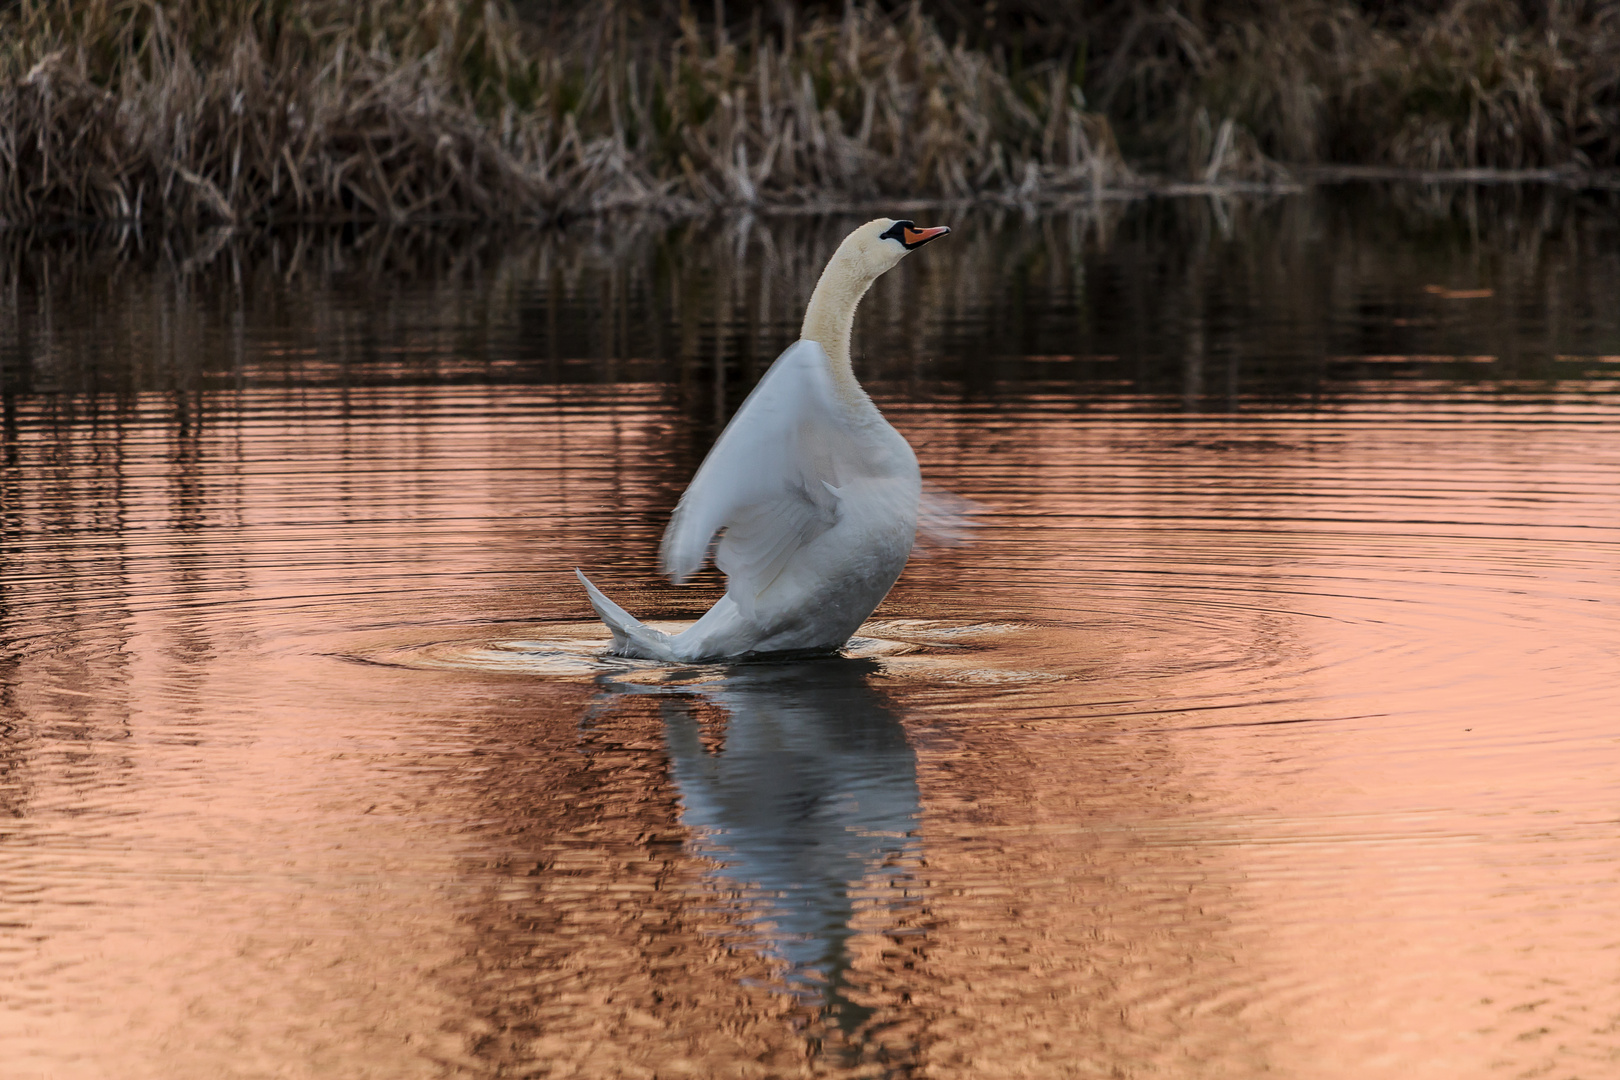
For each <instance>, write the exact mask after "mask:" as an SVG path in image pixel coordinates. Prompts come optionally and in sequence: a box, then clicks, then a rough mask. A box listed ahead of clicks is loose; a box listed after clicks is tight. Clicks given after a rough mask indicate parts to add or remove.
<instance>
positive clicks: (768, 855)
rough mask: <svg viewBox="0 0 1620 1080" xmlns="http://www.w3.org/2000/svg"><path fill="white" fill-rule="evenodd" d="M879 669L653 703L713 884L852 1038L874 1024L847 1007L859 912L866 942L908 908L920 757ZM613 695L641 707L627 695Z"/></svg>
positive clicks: (812, 665) (762, 675)
mask: <svg viewBox="0 0 1620 1080" xmlns="http://www.w3.org/2000/svg"><path fill="white" fill-rule="evenodd" d="M876 670H877V666H876V665H875V664H872V663H871V662H869V661H861V660H848V659H844V658H831V659H826V660H817V661H807V662H801V663H795V664H752V665H740V666H737V667H733V668H731V669H729V670H728V671H727V672H726V674H725V676H724V677H723V678H720V679H717V680H713V681H700V682H697V683H695V684H693V685H691V686H681V685H679V684H676V685H675V686H674V687H670V688H663V687H660V688H656V689H655V690H654V691H653V692H657V693H666V694H671V695H672V696H671V697H670V698H669V699H668V700H667V701H665V702H664V705H663V709H662V712H663V716H664V721H665V739H666V741H667V743H668V746H669V753H670V758H671V762H672V764H673V767H674V776H675V781H676V783H677V785H678V786H679V788H680V793H681V803H682V809H681V822H682V824H684V825H685V826H686V827H687V828H688V829H689V830H691V832H692V836H693V841H692V842H693V845H694V848H695V850H697V851H698V852H700V853H702V854H703V855H704V856H707V857H708V858H709V859H711V860H712V861H713V862H714V864H715V866H716V872H717V873H718V874H721V875H723V876H724V877H726V878H728V879H730V880H731V881H733V882H735V883H736V884H737V885H738V886H741V887H743V888H745V889H746V890H747V895H748V896H750V897H751V898H754V899H757V900H758V901H759V905H760V906H759V909H758V910H757V911H756V912H755V913H754V922H753V925H754V929H755V930H756V932H757V933H758V934H759V936H760V938H761V939H762V940H763V941H765V942H766V943H767V946H768V948H769V949H770V950H771V951H772V952H774V953H776V954H777V955H779V956H780V957H781V958H782V959H783V960H784V961H785V962H786V965H787V971H786V973H785V974H786V978H787V979H788V981H789V982H790V983H792V984H795V985H797V986H800V987H809V986H811V985H812V984H813V986H814V989H812V990H810V992H812V993H814V994H816V996H822V997H824V998H825V1000H826V1001H827V1004H828V1006H829V1008H830V1010H831V1012H832V1013H833V1014H834V1015H835V1016H836V1017H837V1023H838V1025H839V1026H840V1027H841V1028H844V1029H845V1030H853V1029H855V1028H856V1027H858V1026H859V1024H860V1023H861V1021H863V1020H865V1019H867V1018H868V1017H869V1016H870V1014H871V1010H870V1009H866V1008H862V1007H860V1006H858V1005H856V1004H854V1003H853V1002H852V1001H851V1000H850V998H849V996H848V995H847V994H846V993H845V989H846V985H847V981H848V976H849V969H850V963H851V959H852V957H851V950H850V947H849V939H850V938H851V936H852V935H853V934H854V933H855V932H856V929H855V923H856V915H857V908H858V907H860V908H862V909H863V910H862V911H861V924H862V928H863V930H864V932H868V933H870V932H881V931H882V930H883V929H885V928H887V927H888V926H891V925H892V922H893V920H892V918H889V917H888V916H887V914H886V912H887V911H890V910H892V909H894V908H895V907H897V906H898V905H901V904H908V903H912V902H914V899H915V898H914V896H912V895H909V894H908V891H907V890H908V886H909V888H910V889H912V890H914V889H915V883H914V882H911V881H909V880H908V879H909V878H910V869H909V868H910V867H911V866H912V865H913V864H914V863H915V861H916V858H917V855H918V845H917V840H916V837H915V831H916V828H917V824H918V813H919V810H918V804H917V762H916V755H915V753H913V751H912V749H911V747H910V746H909V745H908V744H907V743H906V739H905V733H904V731H903V730H902V729H901V727H900V722H899V719H898V718H897V717H896V715H895V714H894V712H893V711H892V710H891V708H890V707H889V705H888V703H887V702H886V701H885V700H884V698H883V697H882V695H880V694H879V693H878V692H877V690H875V689H874V688H873V687H872V686H871V684H870V678H871V676H872V674H873V673H874V672H875V671H876ZM614 692H616V693H625V692H635V693H645V692H648V688H647V687H645V686H642V685H637V684H625V685H623V686H621V687H618V688H616V689H615V691H614Z"/></svg>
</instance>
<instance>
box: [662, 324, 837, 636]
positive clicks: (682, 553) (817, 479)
mask: <svg viewBox="0 0 1620 1080" xmlns="http://www.w3.org/2000/svg"><path fill="white" fill-rule="evenodd" d="M838 405H839V402H838V399H837V396H836V392H835V390H834V389H833V383H832V375H831V372H830V368H829V364H828V360H827V353H826V351H825V350H824V349H823V348H822V347H821V345H820V344H819V343H818V342H814V341H800V342H798V343H796V344H794V345H791V346H789V347H788V348H787V350H786V351H785V352H783V353H782V355H781V356H779V357H777V359H776V363H774V364H772V365H771V368H770V370H769V371H767V372H766V373H765V376H764V378H762V379H760V380H759V385H757V386H755V387H754V390H753V392H752V393H750V394H749V395H748V399H747V400H746V401H744V402H743V404H742V408H740V409H738V410H737V414H736V415H735V416H733V417H732V418H731V423H730V424H728V425H726V430H725V431H723V432H722V433H721V434H720V438H719V439H718V440H717V441H716V442H715V444H714V448H713V449H712V450H710V451H709V456H708V457H707V458H705V459H704V461H703V464H702V465H701V466H699V468H698V471H697V475H696V476H694V477H693V478H692V483H691V484H690V486H688V487H687V489H686V494H684V495H682V496H681V502H680V505H679V506H677V507H676V508H675V516H674V517H673V518H671V519H670V523H669V528H668V529H667V530H665V532H664V544H663V550H662V557H661V560H660V562H661V566H662V569H663V571H664V573H666V574H668V575H670V577H672V578H674V579H675V581H677V582H680V581H684V580H685V579H686V578H687V577H689V576H690V575H691V574H692V573H693V572H694V571H696V570H697V569H698V568H699V567H701V566H702V565H703V562H704V560H705V559H706V558H707V557H708V552H709V543H710V541H712V540H713V539H714V536H715V534H716V533H717V532H719V531H720V530H722V529H724V530H725V532H726V535H725V539H724V540H723V541H722V543H721V545H720V548H719V551H718V552H717V553H716V557H715V562H716V564H717V565H718V566H719V567H720V569H721V570H722V571H724V572H725V574H726V576H727V577H728V578H730V579H731V588H730V590H729V593H730V595H731V596H732V597H733V599H734V600H736V601H737V602H738V603H739V604H741V605H743V606H744V607H745V609H746V607H747V605H748V604H749V602H750V601H751V600H752V598H753V597H755V596H757V595H758V594H759V593H760V592H761V591H763V590H764V589H765V588H766V586H768V585H770V583H771V582H772V581H774V580H775V579H776V577H777V575H778V574H780V573H781V572H782V568H783V567H784V566H786V565H787V563H788V560H789V559H791V558H792V556H793V554H794V552H796V551H798V550H799V548H801V547H803V546H804V545H805V544H807V543H809V542H810V541H811V540H813V539H815V538H816V537H817V536H819V535H821V534H822V533H823V532H825V531H826V530H827V529H829V528H831V527H832V526H833V525H834V524H835V523H836V522H837V521H838V513H839V510H838V504H839V496H838V489H839V487H841V486H842V484H843V481H844V478H845V477H846V476H847V475H848V474H849V472H850V468H851V467H852V465H853V464H854V463H852V462H851V461H850V460H849V455H850V454H851V452H852V447H851V446H850V439H849V435H850V434H851V432H850V430H849V420H848V418H846V416H845V415H844V413H843V412H842V411H841V410H840V409H839V408H838Z"/></svg>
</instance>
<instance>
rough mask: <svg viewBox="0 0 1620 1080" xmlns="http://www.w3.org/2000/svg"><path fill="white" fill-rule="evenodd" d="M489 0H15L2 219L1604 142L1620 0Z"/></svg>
mask: <svg viewBox="0 0 1620 1080" xmlns="http://www.w3.org/2000/svg"><path fill="white" fill-rule="evenodd" d="M511 2H512V0H487V2H484V3H479V4H466V5H463V4H459V3H455V2H453V0H362V2H359V3H341V2H339V0H88V2H82V3H73V2H70V0H15V2H13V3H12V4H11V5H9V6H6V7H3V8H0V221H4V222H9V223H11V224H14V225H15V224H33V223H40V222H48V221H64V220H66V221H72V220H103V221H104V220H151V221H156V220H161V221H165V222H170V223H179V224H189V225H192V226H196V225H203V224H209V223H223V224H245V223H249V222H275V221H285V220H300V221H318V220H354V219H366V220H380V221H393V222H398V221H422V220H435V219H458V220H523V219H528V220H535V219H546V218H553V217H558V216H569V215H578V214H584V213H592V212H597V211H602V210H606V209H611V208H615V207H626V206H633V207H639V208H644V209H649V210H653V211H663V212H692V211H696V210H700V209H702V208H705V207H712V206H717V205H740V206H754V205H757V206H778V207H779V206H783V205H799V206H818V205H820V206H825V205H848V204H849V203H851V202H863V201H866V202H870V201H877V200H887V201H888V202H890V203H891V204H892V203H895V202H903V201H907V200H942V199H945V200H957V199H969V198H973V199H981V200H982V199H988V200H991V201H1000V202H1003V203H1037V202H1044V203H1051V202H1054V201H1064V200H1073V199H1095V198H1096V197H1098V196H1100V195H1103V194H1105V193H1107V192H1110V191H1117V190H1120V189H1122V188H1140V186H1141V184H1142V181H1141V179H1140V176H1141V171H1140V170H1141V169H1142V168H1143V167H1148V168H1156V169H1159V170H1162V171H1164V172H1166V173H1168V174H1169V175H1170V176H1172V177H1181V178H1187V179H1191V180H1195V181H1198V182H1201V183H1202V184H1206V185H1207V184H1216V185H1220V184H1231V183H1234V182H1236V183H1254V182H1260V183H1275V182H1277V181H1279V180H1285V179H1287V178H1288V176H1289V174H1290V168H1291V167H1292V166H1294V165H1301V164H1303V165H1312V164H1321V163H1332V162H1340V163H1357V164H1378V165H1390V166H1399V167H1410V168H1422V169H1440V168H1482V167H1483V168H1504V169H1523V168H1549V167H1563V166H1572V167H1576V168H1582V169H1585V168H1615V167H1620V0H1573V2H1568V3H1559V4H1551V5H1547V6H1546V7H1545V9H1544V10H1542V11H1541V12H1540V14H1536V15H1527V14H1525V12H1524V10H1522V9H1523V5H1520V4H1517V3H1513V2H1510V0H1449V2H1445V3H1441V4H1439V5H1438V6H1436V5H1435V4H1433V3H1417V2H1415V0H1414V2H1411V3H1401V2H1398V0H1397V2H1389V0H1384V2H1380V3H1376V4H1374V3H1360V2H1354V0H1201V2H1200V3H1198V4H1193V3H1191V2H1190V0H1189V2H1186V3H1183V2H1181V0H1165V2H1164V3H1159V4H1155V5H1137V4H1108V5H1102V6H1101V7H1098V8H1096V9H1095V11H1094V12H1093V13H1091V14H1086V13H1085V12H1084V11H1083V10H1082V9H1081V8H1080V7H1078V6H1076V5H1069V4H1063V3H1059V2H1058V0H1022V3H1021V4H1006V5H1002V7H1003V8H1005V9H1007V10H1009V11H1011V10H1015V9H1017V10H1019V11H1021V12H1022V14H1021V15H1020V16H1019V17H1020V18H1022V19H1023V20H1024V22H1023V23H1022V24H1020V27H1021V28H1015V27H1012V26H1011V25H1010V24H1007V25H1002V24H995V25H994V26H992V28H991V29H990V30H984V31H983V32H982V33H981V32H979V31H975V32H974V33H973V34H970V33H968V32H967V31H968V29H970V28H971V27H972V26H973V25H977V24H970V23H968V22H964V21H962V20H963V19H964V18H965V16H962V15H961V11H966V10H967V9H966V8H962V9H961V11H958V8H960V5H956V6H952V5H945V6H944V7H941V8H939V9H938V12H939V14H938V18H937V19H936V18H931V17H930V16H929V15H927V14H925V8H924V7H923V6H921V5H919V4H916V3H908V2H904V0H849V2H848V3H846V4H842V5H828V7H827V8H820V7H811V8H806V9H803V11H800V9H797V8H795V7H794V6H792V5H775V6H769V7H768V6H767V5H763V4H756V5H754V6H753V7H746V6H744V7H742V8H741V12H740V13H739V12H738V11H736V10H734V12H733V14H734V15H736V17H735V18H733V19H731V20H730V21H728V19H727V18H726V16H725V8H724V5H723V4H715V5H714V15H713V16H712V17H710V18H709V19H708V20H707V21H700V20H699V19H697V18H696V17H694V16H693V15H692V14H691V13H690V8H688V7H687V6H686V5H684V4H682V5H676V4H675V3H674V2H673V0H669V2H665V0H600V2H598V3H596V4H593V5H590V6H588V7H581V6H578V5H561V4H555V5H552V4H548V2H547V0H526V2H525V6H524V7H523V9H522V10H523V11H524V12H525V13H526V16H525V17H519V15H518V14H517V13H516V9H514V8H513V7H512V6H510V5H511ZM738 4H741V0H738ZM736 7H737V4H734V9H735V8H736ZM767 7H768V13H767ZM834 10H836V12H837V13H836V14H834V13H833V11H834ZM927 10H934V9H927ZM975 10H977V9H975ZM952 11H956V12H957V15H956V16H950V15H949V13H950V12H952ZM796 12H798V14H795V13H796ZM806 12H807V13H806ZM997 17H998V18H999V17H1001V16H997ZM953 19H955V20H956V21H952V20H953ZM939 20H944V21H943V22H941V21H939ZM990 21H991V23H993V24H994V23H995V20H994V19H992V20H990ZM1116 131H1117V132H1120V133H1121V134H1122V136H1124V137H1125V138H1124V140H1123V141H1124V144H1125V146H1126V148H1127V150H1128V152H1129V153H1131V154H1132V156H1133V160H1135V161H1138V162H1139V166H1138V170H1137V171H1133V170H1132V169H1131V168H1129V167H1127V165H1126V164H1125V159H1124V157H1123V156H1122V153H1121V149H1120V145H1119V143H1118V142H1116V138H1115V133H1116Z"/></svg>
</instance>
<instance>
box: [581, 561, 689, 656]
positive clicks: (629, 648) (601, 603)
mask: <svg viewBox="0 0 1620 1080" xmlns="http://www.w3.org/2000/svg"><path fill="white" fill-rule="evenodd" d="M574 573H575V574H576V575H578V577H579V583H580V584H581V585H583V586H585V595H586V596H588V597H589V598H590V601H591V607H593V608H595V609H596V615H597V618H599V619H601V620H602V621H603V622H604V623H606V624H607V628H608V629H609V630H611V631H613V649H612V651H613V654H614V655H615V656H636V657H640V658H641V659H643V660H678V659H680V658H679V657H678V656H676V655H675V653H674V650H672V649H671V648H670V647H669V642H670V637H669V635H668V634H666V633H664V632H663V631H662V630H654V629H653V628H652V627H650V626H644V625H643V624H642V622H641V620H640V619H637V618H636V617H635V616H634V615H632V614H630V613H629V612H628V611H626V610H624V608H622V607H620V606H619V605H618V604H615V603H614V602H613V601H611V600H609V599H608V598H607V597H606V596H604V595H602V590H601V589H598V588H597V587H596V586H595V585H592V584H591V579H590V578H588V577H586V576H585V574H584V573H583V572H582V571H581V570H580V569H579V568H578V567H575V568H574Z"/></svg>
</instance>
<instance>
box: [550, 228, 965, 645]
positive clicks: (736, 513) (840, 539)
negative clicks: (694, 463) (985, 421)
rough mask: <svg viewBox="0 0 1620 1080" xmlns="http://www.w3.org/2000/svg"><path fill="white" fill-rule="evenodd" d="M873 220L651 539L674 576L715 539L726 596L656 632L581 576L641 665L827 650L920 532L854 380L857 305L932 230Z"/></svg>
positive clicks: (849, 240) (905, 486) (890, 432)
mask: <svg viewBox="0 0 1620 1080" xmlns="http://www.w3.org/2000/svg"><path fill="white" fill-rule="evenodd" d="M948 232H950V229H949V228H947V227H945V226H943V225H941V226H938V227H936V228H931V229H919V228H917V227H916V225H914V224H913V223H912V222H909V221H891V220H889V219H888V218H879V219H877V220H876V221H869V222H867V223H866V224H865V225H862V226H861V227H860V228H858V229H856V230H855V231H854V232H852V233H850V234H849V236H847V237H845V238H844V242H843V243H842V244H840V245H839V246H838V250H837V251H836V252H835V253H834V254H833V257H832V260H831V261H830V262H828V263H827V268H826V269H825V270H823V271H822V273H821V280H820V281H818V282H817V283H816V289H815V292H814V293H812V294H811V296H810V305H809V307H808V308H806V310H805V313H804V328H803V330H802V331H801V332H800V337H799V340H798V341H797V342H795V343H794V344H793V345H790V346H788V348H787V350H786V351H784V352H783V353H782V355H781V356H779V357H777V360H776V363H774V364H772V365H771V368H770V370H769V371H767V372H766V373H765V375H764V377H763V378H761V379H760V380H759V385H757V386H755V387H754V390H753V392H752V393H750V394H749V395H748V400H746V401H744V402H743V404H742V408H740V409H738V410H737V415H735V416H733V417H732V418H731V423H730V424H728V425H726V429H725V431H723V432H722V433H721V434H720V438H719V439H718V440H717V441H716V442H715V444H714V448H713V449H712V450H710V451H709V456H708V457H707V458H706V459H704V462H703V464H702V465H701V466H699V468H698V471H697V475H696V476H694V477H693V478H692V483H691V484H690V486H688V487H687V489H686V494H685V495H682V496H681V501H680V505H679V506H677V507H676V508H675V515H674V517H672V518H671V519H670V523H669V528H668V529H666V530H665V532H664V543H663V549H662V552H661V558H660V560H659V562H660V567H661V569H662V570H663V571H664V573H666V574H668V575H670V576H671V577H672V578H674V579H675V581H676V583H677V584H678V583H680V582H682V581H684V580H685V579H686V578H687V577H689V576H690V575H691V574H692V573H693V572H694V571H696V570H697V569H699V568H700V567H701V566H702V565H703V563H704V561H705V560H706V559H707V558H708V553H709V544H710V542H711V541H713V539H714V536H715V534H716V533H718V532H721V531H722V530H724V535H723V536H722V537H721V539H720V543H719V545H718V547H717V548H716V550H715V559H714V561H715V565H717V566H718V567H719V568H720V569H721V571H722V572H723V573H724V574H725V575H726V595H725V596H723V597H721V598H720V600H719V602H717V603H716V604H715V605H714V607H712V608H710V609H709V611H708V612H707V613H706V614H705V615H704V616H703V617H702V618H701V619H699V620H698V621H697V622H696V623H694V624H692V626H691V627H690V628H688V629H687V630H685V631H683V632H681V633H679V634H665V633H663V632H662V631H659V630H654V629H653V628H652V627H650V626H644V625H643V624H642V623H641V622H640V621H639V620H637V619H636V618H635V617H634V616H633V615H631V614H630V613H629V612H627V611H625V610H624V609H623V608H621V607H620V606H619V605H618V604H615V603H614V602H613V601H612V600H609V599H608V598H607V597H606V596H604V595H602V593H601V591H600V590H598V589H597V588H596V586H594V585H592V584H591V582H590V580H589V579H587V578H586V577H585V575H584V574H583V573H581V572H580V571H579V570H577V569H576V570H575V571H574V572H575V573H576V574H578V575H579V580H580V582H581V583H582V584H583V585H584V586H585V591H586V593H587V594H588V595H589V596H590V600H591V606H592V607H594V608H595V609H596V614H597V615H598V616H600V617H601V619H602V621H603V622H604V623H606V624H607V627H608V629H609V630H611V631H613V647H612V651H613V652H614V653H616V654H618V655H620V656H635V657H642V658H645V659H648V660H675V661H696V660H719V659H725V658H735V657H744V656H753V655H760V654H767V653H799V652H802V653H808V652H831V651H833V650H835V649H837V648H839V647H840V646H842V645H843V644H844V643H845V642H846V641H848V640H849V638H850V635H852V634H853V633H854V632H855V629H856V628H857V627H858V626H860V625H861V623H862V622H863V621H864V620H865V619H866V617H867V616H868V615H870V614H872V611H873V610H874V609H875V608H876V607H877V606H878V604H879V603H880V602H881V601H882V600H883V597H884V596H885V595H887V594H888V591H889V588H890V586H892V585H893V584H894V582H895V579H896V578H898V577H899V576H900V571H901V569H902V568H904V567H905V565H906V558H907V556H909V555H910V554H911V545H912V543H913V541H914V540H915V538H916V533H917V514H918V504H919V500H920V498H921V495H922V474H921V473H920V472H919V470H918V468H917V457H916V455H915V454H913V453H912V452H911V447H910V446H909V445H908V444H907V443H906V440H905V439H904V438H903V437H902V436H901V435H900V433H899V432H898V431H896V430H894V428H892V427H890V426H889V422H888V421H887V420H885V419H883V414H882V413H880V412H879V411H878V408H877V406H876V405H874V404H872V400H871V399H870V398H868V397H867V396H866V393H865V391H863V390H862V389H861V387H860V384H859V383H858V382H856V381H855V372H854V370H853V369H852V368H851V367H850V362H849V337H850V329H851V327H852V326H853V324H854V321H855V307H856V305H857V304H859V303H860V301H861V297H862V296H864V295H865V294H866V290H867V289H869V288H871V286H872V282H874V281H876V280H877V279H878V277H879V276H880V275H882V274H883V273H884V272H885V271H887V270H889V269H890V268H891V267H893V266H894V265H895V264H896V263H898V262H899V261H900V260H901V259H902V258H904V257H905V255H906V253H907V252H909V251H913V250H915V249H916V248H919V247H921V246H922V245H924V244H926V243H928V242H929V241H930V240H933V239H935V238H936V237H940V236H944V235H945V234H946V233H948Z"/></svg>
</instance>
